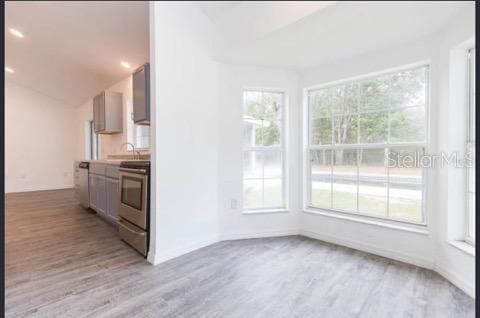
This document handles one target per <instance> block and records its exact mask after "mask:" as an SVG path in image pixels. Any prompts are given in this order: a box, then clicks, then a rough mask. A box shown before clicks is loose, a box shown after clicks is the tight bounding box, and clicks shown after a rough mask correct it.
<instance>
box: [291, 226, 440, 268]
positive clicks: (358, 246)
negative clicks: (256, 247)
mask: <svg viewBox="0 0 480 318" xmlns="http://www.w3.org/2000/svg"><path fill="white" fill-rule="evenodd" d="M300 235H303V236H306V237H309V238H312V239H316V240H320V241H324V242H328V243H332V244H335V245H341V246H346V247H349V248H352V249H355V250H358V251H362V252H366V253H370V254H375V255H379V256H383V257H386V258H389V259H393V260H396V261H400V262H403V263H408V264H412V265H415V266H419V267H422V268H426V269H433V268H434V263H433V262H432V261H431V260H429V259H426V258H423V257H421V256H412V255H408V254H405V253H402V252H398V251H391V250H386V249H383V248H380V247H378V246H375V245H371V244H365V243H359V242H358V241H352V240H347V239H344V238H339V237H334V236H330V235H325V234H320V233H317V232H313V231H307V230H301V231H300Z"/></svg>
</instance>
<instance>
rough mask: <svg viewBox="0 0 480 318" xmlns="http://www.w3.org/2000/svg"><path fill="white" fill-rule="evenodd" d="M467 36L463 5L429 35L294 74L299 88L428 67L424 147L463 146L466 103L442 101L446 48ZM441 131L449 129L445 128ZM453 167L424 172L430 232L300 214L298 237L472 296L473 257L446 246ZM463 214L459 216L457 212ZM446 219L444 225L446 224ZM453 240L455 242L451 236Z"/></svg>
mask: <svg viewBox="0 0 480 318" xmlns="http://www.w3.org/2000/svg"><path fill="white" fill-rule="evenodd" d="M472 37H474V17H473V11H472V10H471V8H465V10H463V11H462V12H461V13H460V14H459V15H458V16H456V17H455V18H454V19H453V20H452V21H451V23H450V24H449V25H447V26H446V27H445V28H444V29H442V30H441V31H439V32H438V33H436V34H434V35H433V36H430V37H428V38H425V39H422V40H420V41H416V42H413V43H410V44H403V45H401V46H398V47H393V48H391V49H387V50H383V51H378V52H375V53H371V54H365V55H362V56H357V57H355V58H351V59H348V60H342V61H337V62H332V63H329V64H328V65H322V66H319V67H317V68H315V69H310V70H305V71H303V72H302V73H301V79H300V86H301V87H302V88H304V87H308V86H311V85H315V84H322V83H328V82H331V81H335V80H341V79H345V78H349V77H354V76H359V75H363V74H368V73H372V72H376V71H381V70H385V69H389V68H394V67H398V66H402V65H407V64H411V63H415V62H421V61H429V63H430V66H431V68H430V83H431V87H430V97H431V99H430V110H429V112H430V142H429V145H428V150H427V151H428V152H429V153H432V154H436V153H439V152H440V151H442V150H443V151H447V152H448V151H454V150H463V149H464V142H465V140H464V130H465V124H466V121H465V116H466V112H465V108H464V107H465V105H464V104H462V102H461V100H458V99H457V100H455V102H456V103H460V104H461V105H460V107H459V105H457V104H453V103H452V101H453V100H454V99H452V100H450V99H449V90H451V89H453V87H451V86H450V85H451V84H458V83H459V82H460V84H461V83H462V81H464V80H465V79H464V78H456V79H454V80H453V81H451V79H450V74H449V67H450V54H451V51H450V50H451V49H452V48H454V47H455V46H458V45H459V44H461V43H462V42H464V41H466V40H468V39H469V38H472ZM447 127H448V128H447ZM462 170H463V169H458V168H444V169H440V168H437V169H429V171H428V177H427V180H426V182H427V189H428V191H427V198H426V213H427V215H426V217H427V222H428V231H429V234H418V233H412V232H408V231H404V230H400V229H391V228H386V227H382V226H378V225H373V224H362V223H358V222H354V221H351V220H347V219H340V218H335V217H331V216H324V215H317V214H311V213H303V214H302V216H301V227H302V233H303V234H305V235H307V236H311V237H315V238H318V239H323V240H326V241H331V242H334V243H338V244H343V245H347V246H351V247H354V248H357V249H361V250H365V251H370V252H373V253H376V254H380V255H384V256H387V257H391V258H394V259H398V260H403V261H406V262H409V263H413V264H417V265H420V266H423V267H427V268H432V269H435V270H437V271H438V272H439V273H441V274H442V275H444V276H445V277H446V278H448V279H450V280H451V281H452V282H453V283H454V284H456V285H457V286H458V287H460V288H462V289H463V290H464V291H466V292H467V293H468V294H470V295H474V289H475V287H474V281H475V279H474V277H475V268H474V257H473V256H472V255H470V254H468V253H465V252H464V251H461V250H460V249H458V248H456V247H453V246H452V245H451V244H449V241H451V240H452V239H453V238H452V237H449V236H448V232H449V231H450V229H451V227H452V226H453V224H458V222H452V219H459V218H460V219H461V220H463V213H464V211H465V200H464V197H463V195H462V194H461V191H462V189H464V182H465V181H464V180H465V179H464V171H462ZM460 214H462V215H460ZM448 216H450V221H448ZM458 238H459V237H457V238H456V239H458Z"/></svg>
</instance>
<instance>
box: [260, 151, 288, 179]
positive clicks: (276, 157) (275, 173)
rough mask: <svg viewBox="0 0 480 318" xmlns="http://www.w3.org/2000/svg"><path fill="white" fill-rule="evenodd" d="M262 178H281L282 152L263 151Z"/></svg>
mask: <svg viewBox="0 0 480 318" xmlns="http://www.w3.org/2000/svg"><path fill="white" fill-rule="evenodd" d="M263 156H264V157H263V162H264V177H265V178H271V177H279V178H280V177H281V176H282V166H283V165H282V152H281V151H264V152H263Z"/></svg>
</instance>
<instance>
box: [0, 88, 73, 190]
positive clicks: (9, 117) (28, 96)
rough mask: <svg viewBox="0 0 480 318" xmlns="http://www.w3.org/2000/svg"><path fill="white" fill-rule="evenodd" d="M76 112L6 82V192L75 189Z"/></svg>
mask: <svg viewBox="0 0 480 318" xmlns="http://www.w3.org/2000/svg"><path fill="white" fill-rule="evenodd" d="M74 116H75V109H74V108H73V107H72V106H70V105H67V104H65V103H62V102H60V101H58V100H56V99H53V98H51V97H49V96H46V95H43V94H41V93H38V92H36V91H33V90H31V89H28V88H25V87H23V86H19V85H17V84H15V83H13V82H12V81H10V80H8V79H7V81H6V82H5V191H6V192H7V193H8V192H24V191H35V190H48V189H61V188H71V187H73V162H74V159H75V133H74V131H72V127H73V122H74V118H75V117H74Z"/></svg>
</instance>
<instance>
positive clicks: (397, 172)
mask: <svg viewBox="0 0 480 318" xmlns="http://www.w3.org/2000/svg"><path fill="white" fill-rule="evenodd" d="M422 155H423V148H419V147H402V148H400V147H395V148H390V149H389V150H388V157H387V158H388V159H387V160H388V166H389V168H388V169H389V178H390V182H393V183H414V184H421V183H422V168H421V167H420V158H421V156H422Z"/></svg>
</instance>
